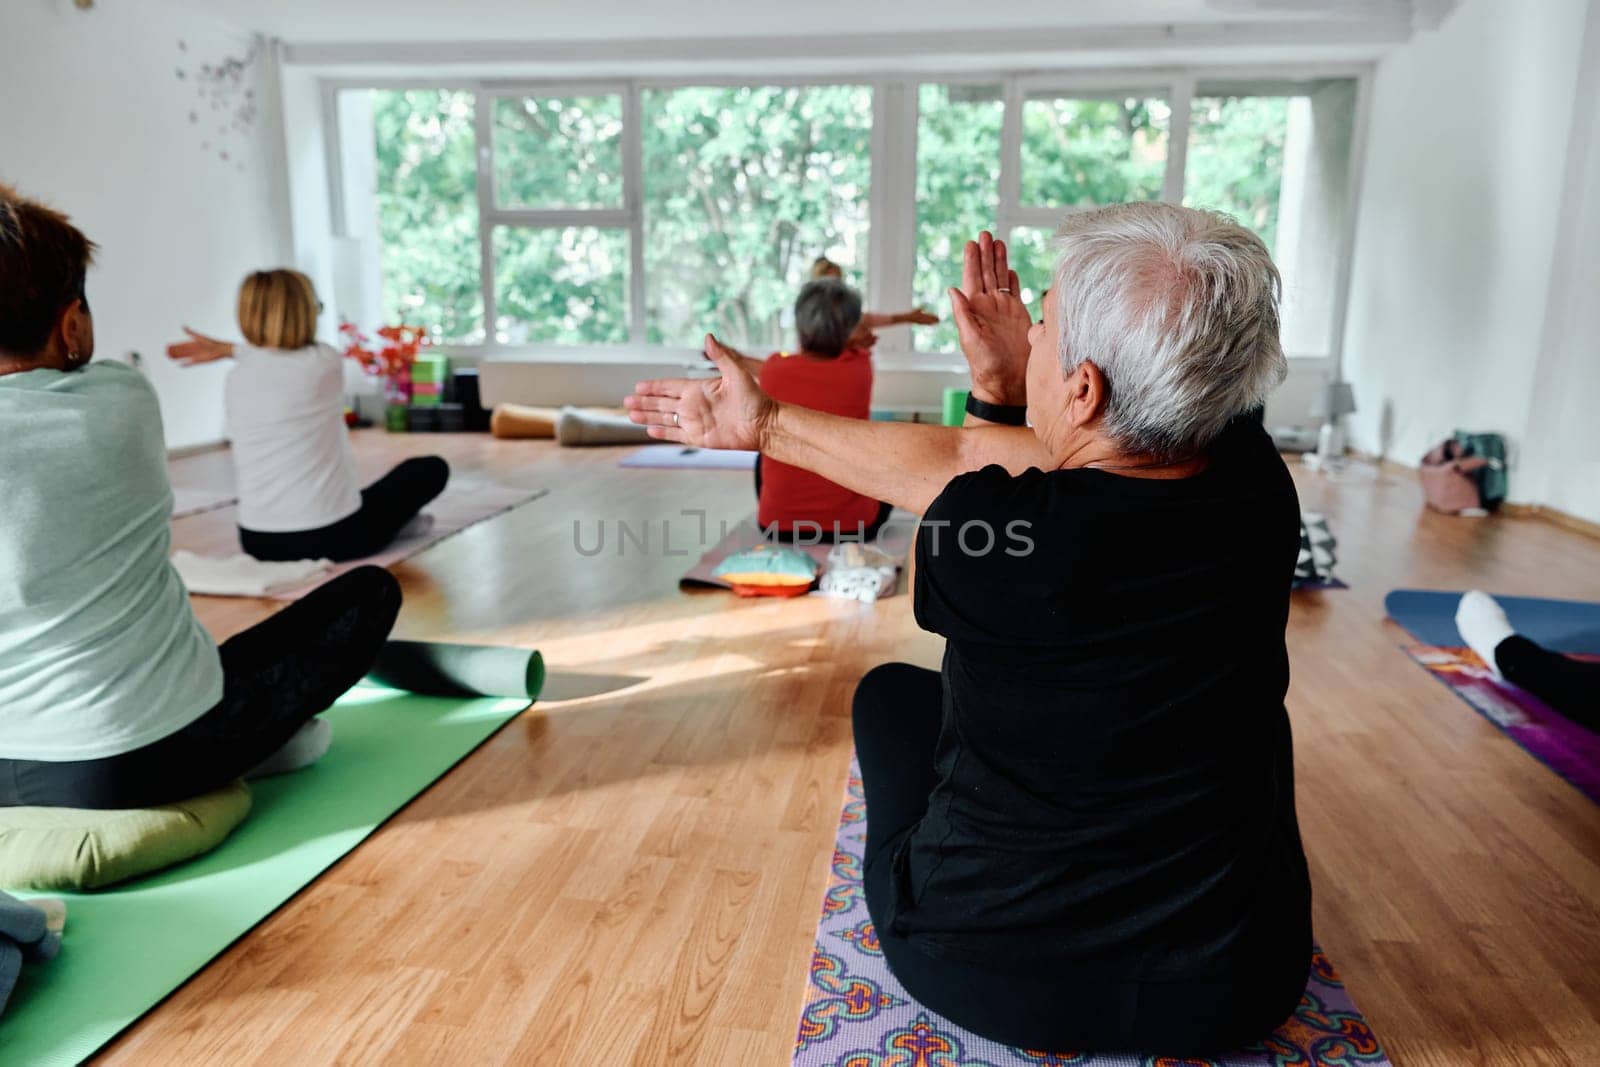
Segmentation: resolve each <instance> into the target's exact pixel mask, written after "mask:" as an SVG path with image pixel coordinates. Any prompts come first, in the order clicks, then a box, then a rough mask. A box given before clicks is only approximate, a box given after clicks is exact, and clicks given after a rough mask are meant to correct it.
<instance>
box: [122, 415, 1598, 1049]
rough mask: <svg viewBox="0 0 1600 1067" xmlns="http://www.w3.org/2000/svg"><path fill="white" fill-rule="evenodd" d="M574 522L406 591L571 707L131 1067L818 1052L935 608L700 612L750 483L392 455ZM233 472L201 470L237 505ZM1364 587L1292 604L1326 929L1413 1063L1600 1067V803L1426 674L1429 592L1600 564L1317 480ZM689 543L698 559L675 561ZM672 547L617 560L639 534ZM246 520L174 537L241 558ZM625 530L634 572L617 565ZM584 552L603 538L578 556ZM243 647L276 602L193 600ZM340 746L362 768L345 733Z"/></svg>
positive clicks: (1543, 591)
mask: <svg viewBox="0 0 1600 1067" xmlns="http://www.w3.org/2000/svg"><path fill="white" fill-rule="evenodd" d="M423 450H436V451H442V452H443V453H444V454H446V455H447V456H448V458H449V459H450V461H451V463H452V465H453V466H454V467H455V468H456V471H457V473H458V476H459V477H479V478H493V479H496V480H500V481H505V482H513V483H516V484H525V485H539V486H545V487H548V488H549V489H550V493H549V495H548V496H546V497H544V498H543V499H541V500H539V501H537V502H535V503H533V504H531V505H529V506H527V507H524V508H522V509H519V510H518V511H515V512H512V513H509V514H507V515H504V516H501V517H499V518H496V519H494V520H492V521H491V522H489V523H486V524H484V525H482V526H479V527H477V528H474V529H472V530H470V531H468V532H467V533H465V534H463V535H461V536H458V537H456V538H453V539H451V540H449V541H447V542H444V543H442V544H440V545H439V546H437V547H436V548H435V549H433V550H431V551H429V552H428V553H426V554H425V555H424V556H423V557H421V558H419V559H417V560H415V561H413V562H412V563H410V564H407V565H405V566H403V567H401V568H398V569H397V570H398V573H400V575H401V577H402V579H403V582H404V585H405V590H406V606H405V609H404V611H403V612H402V614H401V617H400V624H399V632H400V633H401V634H402V635H405V636H427V637H441V638H445V637H450V638H459V639H470V640H477V641H484V642H499V643H508V644H525V645H532V646H536V647H538V648H540V649H542V650H543V652H544V655H545V658H546V660H547V662H548V664H549V667H550V669H551V671H552V675H551V680H550V684H549V687H548V689H547V692H546V696H545V698H544V699H542V700H541V701H540V702H539V703H538V704H537V705H536V706H535V707H534V708H533V709H531V710H530V711H528V712H527V713H525V714H523V715H522V716H521V717H520V718H519V719H517V720H516V721H514V722H513V723H512V724H511V725H510V726H508V727H507V728H506V729H505V730H503V731H502V732H501V733H500V734H499V735H497V736H496V737H495V738H494V739H493V740H491V741H490V742H489V743H488V744H486V745H484V746H483V748H481V749H480V750H479V751H478V752H477V753H476V754H475V755H473V756H472V757H470V758H469V759H468V760H466V761H465V762H464V763H463V764H461V765H460V766H459V767H458V768H456V770H455V771H453V772H452V773H451V774H449V775H448V776H447V777H445V778H444V779H443V780H442V781H440V782H439V783H438V784H437V785H436V786H434V787H433V788H432V789H430V790H429V791H427V792H426V793H424V794H423V795H422V796H421V797H419V798H418V799H417V800H416V801H415V802H414V803H412V804H411V805H410V806H409V807H408V808H406V809H405V810H404V811H402V812H401V813H400V814H399V815H398V816H397V817H396V818H395V819H394V820H393V821H392V822H390V823H389V824H388V825H387V826H385V827H384V828H383V829H382V830H381V831H379V832H378V833H377V834H376V835H375V836H374V837H373V838H371V839H370V840H369V841H368V842H367V843H366V844H364V845H362V846H361V847H360V848H358V849H357V850H356V851H355V852H354V853H353V854H351V855H350V856H349V857H348V858H347V859H346V860H344V861H343V862H342V863H340V864H339V865H338V866H336V867H334V868H333V869H332V870H331V871H329V872H328V873H327V874H326V875H324V876H323V877H322V878H320V879H319V880H318V881H317V882H316V883H315V884H314V885H312V886H311V887H310V888H308V889H307V890H306V891H305V892H303V893H301V894H300V895H299V896H298V897H296V898H295V899H294V900H293V901H292V902H290V903H289V904H288V905H287V906H286V907H284V908H283V909H282V910H281V911H279V912H278V913H277V914H275V915H274V916H272V917H271V918H270V919H268V920H267V921H266V922H265V923H263V924H262V925H261V926H260V927H259V928H258V929H256V930H255V931H253V932H252V933H251V934H250V935H248V936H247V937H245V938H244V939H243V940H241V941H240V942H239V943H238V944H237V945H235V946H234V947H233V948H232V949H231V950H229V951H228V952H227V953H226V954H225V955H223V956H222V957H221V958H220V959H219V960H218V961H216V962H215V963H213V964H212V965H211V966H210V967H209V968H207V969H206V970H205V971H204V972H202V973H201V974H200V975H198V976H197V977H196V978H195V979H194V980H193V981H191V982H190V983H189V984H188V985H186V986H185V987H184V988H182V989H181V990H179V991H178V992H177V993H176V994H175V995H174V996H173V997H172V998H171V999H170V1000H169V1001H167V1002H166V1003H165V1004H163V1005H162V1006H161V1007H160V1008H159V1009H157V1010H156V1011H155V1012H153V1013H152V1014H151V1015H150V1016H149V1017H147V1018H146V1019H145V1020H144V1021H143V1022H141V1023H140V1024H139V1025H138V1026H137V1027H135V1028H134V1029H133V1030H132V1031H130V1032H129V1033H128V1034H126V1035H124V1037H123V1038H122V1039H121V1040H120V1041H118V1042H117V1043H116V1044H115V1045H114V1046H112V1048H111V1049H110V1050H109V1052H108V1054H107V1055H106V1056H105V1059H106V1060H108V1061H110V1062H138V1063H159V1064H169V1063H180V1062H186V1063H220V1062H227V1063H254V1062H273V1063H306V1064H311V1063H327V1062H333V1061H341V1062H356V1061H360V1062H440V1063H445V1062H448V1063H472V1064H478V1063H519V1064H521V1063H551V1064H584V1065H587V1064H621V1063H644V1064H661V1063H670V1064H772V1065H778V1067H782V1065H784V1064H787V1063H788V1062H789V1056H790V1050H791V1044H792V1041H793V1036H794V1031H795V1023H796V1012H797V1010H798V1007H799V1004H800V1000H801V996H802V992H803V989H804V984H805V974H806V965H807V961H808V959H809V952H810V945H811V938H812V934H813V931H814V929H815V924H816V918H817V914H818V909H819V906H820V900H821V894H822V890H823V884H824V879H825V875H826V870H827V859H828V856H829V853H830V848H831V844H832V840H833V832H834V826H835V820H836V818H837V815H838V808H839V802H840V791H841V787H842V783H843V778H844V771H845V766H846V762H847V760H848V759H849V751H850V740H849V719H848V708H849V696H850V692H851V688H852V686H853V684H854V683H855V681H856V679H857V678H859V677H860V675H861V674H862V673H863V672H864V671H865V670H866V669H867V668H868V667H870V666H872V665H873V664H875V663H878V662H881V661H884V660H889V659H903V660H909V661H911V662H915V663H921V664H925V665H929V666H934V665H936V664H937V660H938V655H939V651H940V650H939V645H938V643H937V641H936V640H935V639H934V638H932V637H930V636H929V635H927V634H923V633H920V632H919V631H918V630H917V629H916V626H915V624H914V622H913V621H912V617H911V612H910V603H909V599H908V598H906V597H903V596H902V597H896V598H894V599H893V600H891V601H887V602H884V603H881V604H878V605H876V606H863V605H856V604H852V603H841V602H837V601H830V600H825V599H821V598H808V599H806V600H802V601H792V602H784V603H773V602H745V601H738V600H735V599H734V598H733V597H731V596H727V595H724V594H720V593H712V594H706V595H684V594H680V593H679V592H678V591H677V588H676V578H677V576H678V574H679V573H680V572H681V571H682V570H684V569H685V568H686V567H687V565H688V564H689V563H690V562H692V558H693V555H694V554H696V553H697V552H698V548H697V544H698V541H699V536H700V531H699V520H698V519H697V518H696V517H695V516H694V515H690V514H684V512H685V511H688V510H694V509H700V510H703V511H704V512H705V513H706V514H707V515H708V516H709V521H710V523H711V524H712V527H713V532H714V530H715V524H716V522H717V521H718V520H719V519H726V520H728V521H733V520H736V519H738V518H740V517H742V516H744V515H745V514H747V513H748V512H749V511H750V510H751V499H750V487H749V478H748V476H747V475H743V474H736V473H726V472H689V471H675V472H646V471H627V470H619V469H618V468H617V467H616V465H615V464H616V459H617V456H618V454H619V452H618V450H613V449H600V450H592V451H578V450H558V449H556V448H555V447H554V446H552V445H550V444H548V443H544V442H540V443H530V442H496V441H492V440H489V439H486V438H477V437H442V436H429V437H392V438H391V437H385V436H383V435H381V434H377V433H368V434H363V435H359V436H358V441H357V452H358V455H359V456H360V459H361V462H362V464H363V466H364V467H365V468H366V469H367V470H368V471H369V472H370V473H372V474H376V473H378V472H379V471H380V470H381V469H382V468H384V467H385V466H387V465H388V464H390V463H392V462H394V461H396V460H397V459H399V458H401V457H402V456H404V455H407V454H414V453H416V452H419V451H423ZM226 470H227V460H226V456H225V455H224V454H210V455H203V456H198V457H191V458H189V459H185V460H181V461H178V462H177V463H176V464H175V465H174V480H175V481H177V482H180V483H184V484H191V485H196V484H209V485H220V484H223V482H224V481H225V479H226V477H227V474H226ZM1297 477H1298V478H1299V481H1300V486H1301V492H1302V495H1303V500H1304V503H1305V505H1306V506H1307V507H1308V508H1310V509H1320V510H1322V511H1324V512H1325V513H1326V514H1327V515H1328V516H1329V519H1330V521H1331V523H1332V526H1333V529H1334V531H1335V533H1336V534H1337V535H1338V537H1339V539H1340V568H1341V574H1342V576H1343V577H1344V578H1345V579H1346V580H1347V581H1348V582H1349V583H1350V585H1351V588H1350V589H1349V590H1346V591H1340V592H1327V593H1307V594H1299V595H1297V597H1296V601H1295V606H1294V612H1293V616H1292V620H1291V624H1290V647H1291V651H1292V654H1293V664H1294V681H1293V688H1292V691H1291V693H1290V698H1289V700H1290V712H1291V715H1292V718H1293V721H1294V728H1295V741H1296V757H1297V760H1296V762H1297V773H1298V786H1299V805H1300V818H1301V825H1302V829H1303V832H1304V837H1305V844H1306V851H1307V852H1308V854H1309V856H1310V861H1311V869H1312V880H1313V884H1314V887H1315V894H1316V903H1315V909H1316V933H1317V936H1318V938H1319V939H1320V940H1321V942H1322V943H1323V945H1324V946H1325V947H1326V948H1327V950H1328V951H1329V953H1330V954H1331V956H1332V958H1333V960H1334V961H1335V963H1336V965H1337V966H1338V967H1339V968H1340V970H1341V971H1342V972H1343V974H1344V977H1345V978H1346V980H1347V982H1348V984H1349V986H1350V988H1351V991H1352V993H1353V995H1354V997H1355V999H1356V1001H1357V1003H1358V1004H1359V1005H1360V1006H1361V1008H1362V1009H1363V1010H1364V1011H1365V1013H1366V1014H1367V1016H1368V1017H1369V1019H1370V1020H1371V1021H1372V1023H1373V1025H1374V1026H1375V1028H1376V1029H1377V1031H1378V1033H1379V1035H1380V1037H1381V1038H1382V1039H1383V1042H1384V1044H1385V1045H1386V1046H1387V1048H1388V1051H1389V1052H1390V1054H1391V1056H1392V1057H1393V1058H1394V1060H1395V1062H1396V1063H1399V1064H1437V1065H1442V1067H1461V1065H1464V1064H1596V1063H1600V807H1597V806H1596V805H1594V804H1592V803H1591V802H1589V801H1588V800H1586V799H1585V798H1584V797H1583V796H1582V795H1580V794H1579V793H1578V792H1577V791H1576V790H1574V789H1573V788H1572V787H1571V786H1569V785H1567V784H1566V783H1565V782H1563V781H1561V780H1560V779H1559V778H1557V777H1556V776H1555V775H1554V774H1553V773H1551V772H1550V771H1548V770H1546V769H1545V768H1544V767H1543V766H1541V765H1540V764H1538V763H1537V762H1535V761H1534V760H1533V759H1532V758H1531V757H1529V756H1528V755H1527V754H1526V753H1524V752H1523V751H1522V750H1521V749H1519V748H1517V747H1516V746H1515V745H1513V744H1512V743H1511V742H1509V741H1508V740H1506V739H1505V738H1504V737H1503V736H1501V735H1500V734H1499V733H1497V732H1496V731H1495V730H1494V729H1493V728H1492V727H1491V726H1490V725H1489V724H1488V723H1487V722H1485V721H1484V720H1483V719H1482V718H1481V717H1479V716H1478V715H1477V714H1475V713H1474V712H1473V711H1471V710H1470V709H1469V708H1467V707H1466V706H1465V705H1464V704H1462V703H1461V702H1460V701H1458V700H1457V699H1456V698H1455V697H1454V696H1452V695H1451V694H1450V693H1449V692H1448V691H1447V690H1445V689H1444V688H1443V687H1442V686H1440V685H1439V684H1438V683H1437V682H1435V681H1433V680H1432V679H1431V678H1429V677H1428V676H1427V675H1426V674H1425V673H1424V672H1423V671H1422V670H1421V669H1419V668H1418V667H1416V666H1414V665H1413V664H1412V663H1411V661H1410V660H1408V659H1407V658H1406V656H1405V655H1404V654H1403V653H1402V652H1400V651H1399V649H1398V648H1397V647H1396V644H1397V642H1398V640H1399V639H1400V635H1399V633H1398V631H1397V630H1395V629H1394V628H1393V625H1392V624H1389V623H1386V622H1385V621H1384V619H1383V609H1382V599H1383V595H1384V593H1385V592H1386V591H1387V590H1389V589H1391V588H1394V587H1397V586H1424V587H1427V586H1431V587H1437V588H1447V589H1448V588H1461V587H1465V586H1482V587H1484V588H1487V589H1490V590H1494V591H1499V592H1505V593H1521V594H1530V595H1548V596H1566V597H1585V598H1589V599H1600V542H1596V541H1592V540H1587V539H1585V538H1584V537H1582V536H1580V535H1578V534H1575V533H1571V532H1567V531H1564V530H1561V529H1558V528H1556V527H1554V526H1550V525H1546V524H1543V523H1541V522H1539V521H1538V520H1535V519H1514V518H1495V519H1488V520H1470V519H1452V518H1446V517H1442V516H1438V515H1432V514H1428V513H1424V512H1423V511H1422V509H1421V507H1420V499H1419V493H1418V490H1417V487H1416V485H1415V484H1414V483H1413V482H1411V481H1409V480H1407V479H1405V478H1404V477H1396V476H1393V475H1380V476H1377V478H1376V480H1373V479H1372V478H1371V477H1369V478H1366V479H1360V478H1357V479H1353V480H1350V481H1342V482H1337V483H1335V482H1329V481H1326V480H1323V479H1321V478H1319V477H1317V476H1315V475H1298V474H1297ZM663 520H667V521H668V523H669V525H670V541H669V544H668V548H669V549H670V550H671V551H674V552H686V553H689V554H690V555H689V558H682V557H677V556H665V555H663V551H662V544H661V534H662V522H663ZM645 521H648V522H650V524H651V542H650V543H651V551H650V552H648V553H646V552H642V551H640V550H639V549H638V548H637V547H636V546H634V545H633V544H632V543H630V544H629V546H628V547H627V549H626V550H625V551H623V553H622V554H621V555H620V557H619V555H618V548H617V537H616V534H617V529H616V526H617V523H619V522H625V523H630V524H631V525H632V528H633V529H634V530H635V532H637V531H638V530H639V529H640V528H641V524H642V523H644V522H645ZM231 522H232V511H231V510H223V511H218V512H212V513H209V514H205V515H200V516H196V517H193V518H188V519H182V520H179V521H177V522H176V524H175V538H174V539H175V542H176V544H177V545H178V546H180V547H189V548H194V549H197V550H208V549H209V550H219V549H224V548H231V547H232V528H231ZM602 524H603V525H604V527H605V536H606V541H605V549H604V551H603V553H601V554H600V555H597V556H586V555H584V554H582V553H580V552H579V551H578V549H577V547H575V545H576V544H577V543H581V544H582V546H583V548H584V549H585V550H592V549H593V547H594V545H595V543H596V538H597V537H598V536H599V530H600V527H601V525H602ZM575 526H576V536H577V537H578V538H579V542H575ZM197 606H198V609H199V611H200V614H201V617H202V619H204V620H205V622H206V623H207V625H208V626H210V627H211V628H212V629H213V631H214V632H215V633H216V634H217V635H218V636H219V637H220V636H226V635H228V634H230V633H232V632H234V631H236V630H238V629H240V628H242V627H244V626H246V625H248V624H250V623H251V622H253V621H255V620H257V619H259V618H261V617H263V616H265V615H267V614H269V613H271V612H272V611H273V610H275V607H276V606H275V605H272V604H270V603H260V602H251V601H237V600H234V601H224V600H209V599H201V600H197ZM336 743H337V742H336Z"/></svg>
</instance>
